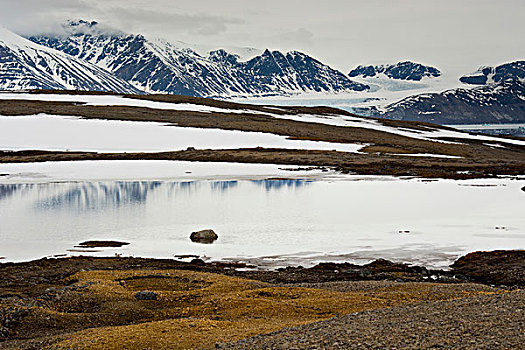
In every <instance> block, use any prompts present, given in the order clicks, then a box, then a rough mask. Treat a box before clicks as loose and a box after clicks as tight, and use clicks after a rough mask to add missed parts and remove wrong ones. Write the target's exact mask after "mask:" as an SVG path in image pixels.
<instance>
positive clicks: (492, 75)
mask: <svg viewBox="0 0 525 350" xmlns="http://www.w3.org/2000/svg"><path fill="white" fill-rule="evenodd" d="M516 79H521V80H523V79H525V61H515V62H510V63H505V64H502V65H499V66H497V67H481V68H479V69H478V70H477V71H476V72H475V73H472V74H469V75H464V76H462V77H461V78H459V80H460V81H461V82H462V83H465V84H472V85H484V84H487V83H489V82H495V83H499V82H502V81H505V80H516Z"/></svg>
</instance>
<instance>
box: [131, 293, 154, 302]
mask: <svg viewBox="0 0 525 350" xmlns="http://www.w3.org/2000/svg"><path fill="white" fill-rule="evenodd" d="M157 296H158V295H157V293H155V292H137V293H135V298H136V299H138V300H157Z"/></svg>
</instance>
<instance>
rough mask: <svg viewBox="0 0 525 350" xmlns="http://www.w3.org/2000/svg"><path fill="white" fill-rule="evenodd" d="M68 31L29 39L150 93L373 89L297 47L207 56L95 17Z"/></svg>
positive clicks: (261, 93)
mask: <svg viewBox="0 0 525 350" xmlns="http://www.w3.org/2000/svg"><path fill="white" fill-rule="evenodd" d="M64 32H65V33H66V34H65V35H38V36H32V37H30V38H29V39H30V40H31V41H33V42H35V43H38V44H41V45H45V46H47V47H51V48H54V49H57V50H60V51H62V52H65V53H67V54H69V55H72V56H75V57H77V58H79V59H82V60H85V61H88V62H90V63H92V64H95V65H97V66H99V67H101V68H103V69H107V70H109V71H110V72H112V73H113V74H115V75H116V76H117V77H118V78H121V79H123V80H126V81H128V82H129V83H131V84H132V85H133V86H135V87H136V88H138V89H141V90H143V91H146V92H154V93H170V94H181V95H190V96H203V97H210V96H227V97H231V96H268V95H287V94H297V93H303V92H329V91H330V92H341V91H364V90H367V89H368V88H369V87H368V86H367V85H366V84H361V83H358V82H355V81H352V80H351V79H350V78H348V76H346V75H345V74H343V73H341V72H339V71H337V70H335V69H332V68H330V67H329V66H327V65H324V64H323V63H321V62H320V61H318V60H316V59H314V58H312V57H310V56H308V55H306V54H304V53H301V52H297V51H294V52H288V53H286V54H283V53H281V52H279V51H269V50H265V51H264V52H263V53H262V54H260V55H256V56H255V57H253V58H251V59H249V60H247V61H244V60H242V58H241V57H240V56H239V55H237V54H232V53H229V52H226V51H225V50H222V49H219V50H215V51H211V52H209V53H208V55H206V56H203V55H201V54H199V53H197V52H196V51H194V50H193V49H191V48H181V44H180V43H170V42H168V41H165V40H148V39H146V38H145V37H144V36H142V35H128V34H124V33H121V32H118V31H104V30H101V29H99V24H98V23H97V22H86V21H75V22H68V24H67V25H65V26H64ZM248 52H250V51H249V50H248ZM251 52H252V53H253V52H254V51H253V50H252V51H251Z"/></svg>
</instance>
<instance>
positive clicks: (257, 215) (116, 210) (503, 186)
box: [0, 178, 525, 267]
mask: <svg viewBox="0 0 525 350" xmlns="http://www.w3.org/2000/svg"><path fill="white" fill-rule="evenodd" d="M523 185H525V183H524V182H523V181H516V180H475V181H474V180H472V181H460V182H458V181H448V180H440V181H432V182H428V181H421V180H414V179H412V180H400V179H391V178H385V179H383V180H377V178H376V179H375V180H362V179H361V181H349V180H346V181H343V180H341V181H326V180H318V181H313V180H302V179H296V180H253V181H249V180H242V181H213V180H200V181H185V182H180V181H176V182H175V181H108V182H63V183H33V184H28V183H25V184H23V183H21V184H0V242H1V245H0V257H5V259H4V260H2V261H21V260H30V259H35V258H40V257H44V256H53V255H61V254H67V255H79V254H84V255H95V256H97V255H114V254H122V255H126V256H127V255H132V256H147V257H168V258H169V257H173V256H174V255H185V254H195V255H199V256H201V257H204V258H205V259H206V258H209V259H213V260H218V259H232V260H243V261H250V262H255V263H257V264H259V265H262V266H269V267H272V266H273V267H275V266H282V265H288V264H301V265H311V264H313V263H315V262H318V261H352V262H359V263H363V262H367V261H369V260H371V259H374V258H379V257H384V258H389V259H393V260H398V261H406V262H411V263H418V264H424V265H427V266H435V267H438V266H439V267H443V266H446V265H447V264H449V263H450V262H451V261H452V260H453V259H455V258H456V257H458V256H459V255H462V254H464V253H466V252H470V251H474V250H479V249H484V250H485V249H487V250H488V249H500V248H501V249H513V248H514V249H516V248H525V215H523V213H525V192H523V191H521V190H520V188H521V187H522V186H523ZM206 228H212V229H214V230H215V231H216V232H217V233H218V235H219V240H218V241H217V242H215V243H214V244H212V245H201V244H195V243H192V242H191V241H190V240H189V235H190V233H191V232H192V231H195V230H199V229H206ZM400 231H401V232H400ZM91 239H103V240H104V239H105V240H110V239H111V240H121V241H125V242H130V243H131V244H130V245H129V246H126V247H123V248H112V249H102V250H100V251H94V252H88V253H86V252H72V251H70V250H71V249H73V248H74V246H75V245H77V244H78V243H80V242H82V241H85V240H91Z"/></svg>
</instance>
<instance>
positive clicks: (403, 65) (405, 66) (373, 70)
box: [348, 61, 441, 81]
mask: <svg viewBox="0 0 525 350" xmlns="http://www.w3.org/2000/svg"><path fill="white" fill-rule="evenodd" d="M348 75H349V76H350V77H361V78H371V77H376V76H381V75H383V76H385V77H387V78H390V79H394V80H411V81H421V80H422V79H423V78H427V77H428V78H437V77H439V76H440V75H441V72H440V71H439V69H437V68H434V67H430V66H424V65H422V64H420V63H415V62H411V61H405V62H398V63H395V64H387V65H376V66H371V65H369V66H357V67H356V68H354V69H352V70H351V71H350V73H348Z"/></svg>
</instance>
